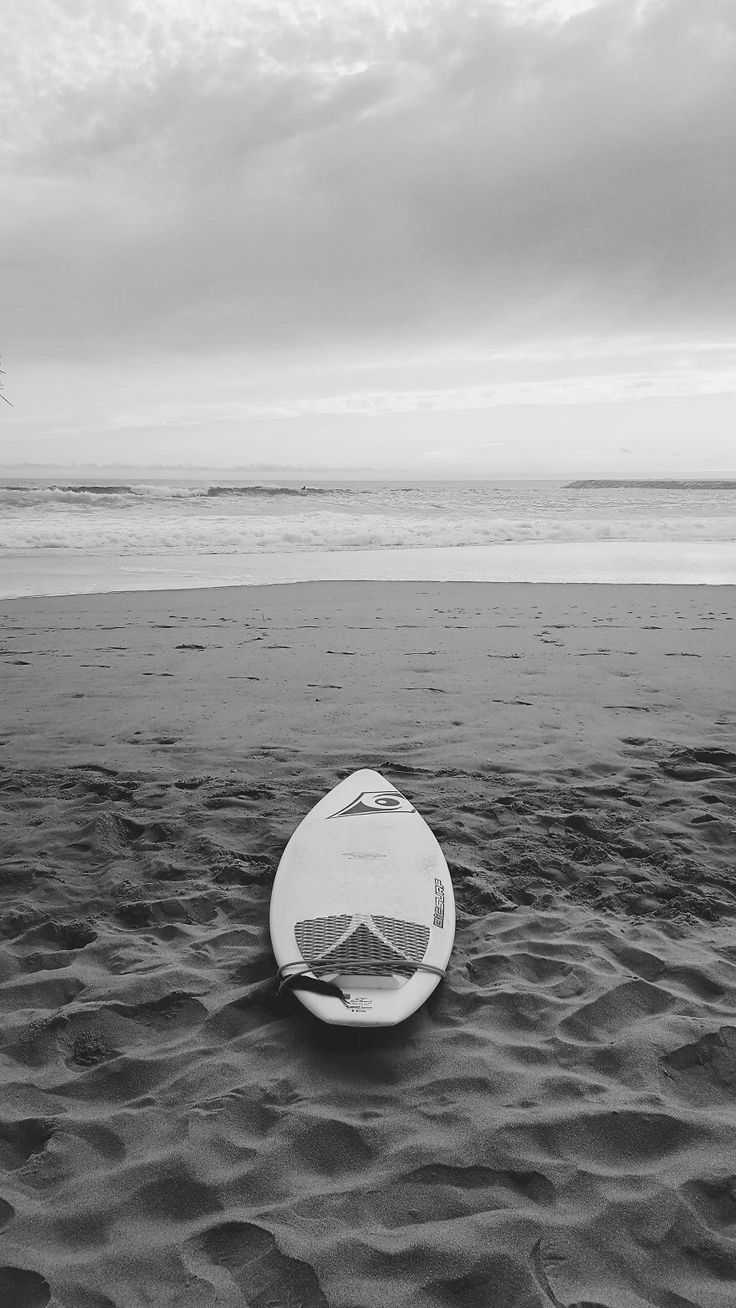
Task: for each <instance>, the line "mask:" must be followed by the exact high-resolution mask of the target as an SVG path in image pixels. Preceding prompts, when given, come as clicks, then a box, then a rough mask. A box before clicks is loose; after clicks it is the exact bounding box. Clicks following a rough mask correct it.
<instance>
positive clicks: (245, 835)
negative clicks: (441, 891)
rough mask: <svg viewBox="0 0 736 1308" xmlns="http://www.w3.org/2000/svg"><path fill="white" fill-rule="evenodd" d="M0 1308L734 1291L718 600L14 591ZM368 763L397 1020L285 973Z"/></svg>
mask: <svg viewBox="0 0 736 1308" xmlns="http://www.w3.org/2000/svg"><path fill="white" fill-rule="evenodd" d="M0 611H2V620H3V635H2V656H1V657H2V677H3V699H2V731H1V744H0V761H1V762H2V771H0V821H1V823H2V825H1V827H0V856H1V858H2V872H1V873H0V1006H1V1012H2V1017H1V1026H0V1046H1V1047H0V1227H1V1228H2V1231H1V1232H0V1249H1V1252H0V1266H3V1268H4V1269H3V1270H2V1271H0V1303H2V1305H3V1308H16V1305H17V1306H19V1308H31V1305H34V1306H35V1305H45V1304H51V1305H63V1306H64V1308H110V1306H111V1305H115V1306H116V1308H138V1305H177V1308H179V1306H180V1308H210V1305H212V1306H214V1305H222V1306H223V1308H234V1306H235V1305H243V1304H251V1305H257V1306H258V1308H268V1306H269V1305H272V1306H278V1308H313V1306H316V1305H330V1308H373V1306H374V1305H380V1308H435V1306H437V1308H549V1305H553V1306H554V1308H561V1306H562V1305H564V1306H565V1308H568V1306H572V1305H575V1306H576V1308H581V1306H582V1305H586V1308H590V1305H605V1308H644V1306H645V1305H646V1306H647V1308H649V1306H650V1305H656V1306H657V1308H693V1306H694V1305H695V1306H697V1308H726V1306H727V1305H733V1304H734V1302H736V1103H735V1098H734V1092H735V1091H736V933H735V932H734V923H735V922H736V883H735V881H734V861H735V860H734V849H735V847H736V834H735V832H736V829H735V825H734V804H735V802H736V744H735V739H736V732H735V729H734V724H735V723H736V676H735V673H736V666H735V664H736V659H735V657H734V656H735V655H736V641H735V640H734V633H736V626H734V625H733V624H734V618H735V617H736V594H735V593H734V590H733V589H729V588H697V587H692V588H689V587H682V588H678V587H659V588H655V587H646V586H638V587H631V588H625V587H608V586H597V587H585V586H565V587H558V586H497V585H470V584H468V585H457V584H445V585H440V584H421V585H418V584H416V585H415V584H388V585H387V584H373V583H366V584H360V585H353V586H350V585H343V584H318V585H302V586H296V587H291V586H284V587H271V588H266V589H260V590H257V589H253V590H237V589H236V590H219V591H189V592H178V593H171V594H163V593H156V594H144V595H116V596H96V597H74V598H71V599H44V600H22V601H4V602H2V604H1V605H0ZM357 766H369V767H377V768H378V769H379V770H380V771H382V772H383V773H384V774H385V776H386V777H387V778H388V779H389V780H390V781H392V782H395V783H396V784H397V786H398V787H399V788H400V789H401V790H403V791H404V792H405V793H406V794H407V795H408V796H409V797H410V798H411V799H412V801H413V802H414V803H415V804H416V805H417V807H418V808H419V810H420V812H422V813H423V814H424V816H425V817H426V818H427V820H428V821H429V822H430V824H431V826H432V827H433V829H434V831H435V833H436V835H437V837H438V839H439V840H440V842H441V844H442V846H443V848H444V850H445V853H446V855H447V858H448V862H449V864H450V868H451V871H452V874H453V880H454V884H455V890H456V897H457V904H458V931H457V939H456V946H455V950H454V954H453V958H452V960H451V966H450V972H449V976H448V979H447V981H446V982H445V983H443V984H442V985H441V986H440V987H439V989H438V991H437V992H436V993H435V995H434V996H433V998H432V999H431V1000H430V1002H429V1003H428V1004H427V1005H426V1007H425V1008H424V1009H423V1010H421V1011H420V1012H419V1013H418V1014H417V1015H416V1016H415V1017H414V1018H413V1019H411V1020H410V1021H409V1022H408V1023H406V1024H405V1025H404V1026H403V1027H399V1028H396V1029H394V1030H390V1031H385V1032H381V1031H377V1032H370V1033H367V1034H365V1035H363V1036H362V1037H360V1036H358V1035H356V1033H354V1032H350V1031H340V1030H339V1029H336V1028H327V1027H322V1026H320V1025H319V1024H318V1023H316V1022H315V1021H314V1020H313V1019H312V1018H310V1017H309V1015H308V1014H307V1013H306V1012H305V1010H304V1009H303V1008H302V1007H301V1006H300V1005H299V1004H298V1002H297V1001H296V1000H295V999H293V998H286V999H284V1000H277V999H276V997H275V993H274V986H273V970H274V964H273V960H272V957H271V953H270V947H269V937H268V929H267V912H268V900H269V890H270V884H271V880H272V877H273V873H274V870H275V868H276V865H277V862H278V859H279V856H280V853H281V850H282V849H283V846H284V844H285V842H286V840H287V839H288V837H289V835H290V834H291V832H292V830H293V828H294V826H295V825H296V823H297V822H298V820H299V819H300V818H301V817H302V816H303V815H304V813H306V811H307V810H308V809H309V808H310V806H311V805H312V804H313V803H314V802H315V801H316V800H317V799H318V798H319V797H320V796H321V795H322V794H323V793H324V792H325V791H326V790H327V789H329V788H330V787H331V786H332V785H334V784H335V783H336V782H337V781H338V780H339V779H340V778H342V777H343V776H345V775H346V773H348V772H349V771H352V770H353V769H354V768H355V767H357Z"/></svg>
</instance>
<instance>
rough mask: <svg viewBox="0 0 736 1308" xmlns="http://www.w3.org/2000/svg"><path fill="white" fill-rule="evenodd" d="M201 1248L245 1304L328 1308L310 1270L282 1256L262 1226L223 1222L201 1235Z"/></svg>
mask: <svg viewBox="0 0 736 1308" xmlns="http://www.w3.org/2000/svg"><path fill="white" fill-rule="evenodd" d="M202 1247H203V1249H204V1252H205V1253H206V1255H207V1257H208V1258H209V1259H210V1260H211V1261H212V1262H213V1263H215V1264H216V1265H218V1266H219V1267H223V1268H225V1269H226V1270H227V1271H228V1272H229V1273H230V1276H231V1277H232V1279H233V1281H234V1282H235V1284H236V1285H237V1287H238V1289H240V1290H241V1291H242V1292H243V1294H244V1296H247V1299H246V1302H248V1303H259V1304H260V1303H263V1304H268V1303H273V1304H278V1305H279V1308H328V1302H327V1299H326V1298H325V1295H324V1294H323V1292H322V1287H321V1286H320V1283H319V1281H318V1280H317V1277H316V1275H315V1272H314V1269H313V1268H312V1267H310V1265H309V1263H305V1262H302V1261H301V1260H300V1259H298V1258H289V1257H288V1256H287V1255H286V1254H283V1253H282V1252H281V1250H280V1249H279V1247H278V1245H277V1243H276V1239H275V1237H274V1236H273V1235H272V1234H271V1232H270V1231H267V1230H265V1229H264V1227H262V1226H256V1225H254V1224H253V1223H252V1222H223V1223H221V1224H220V1225H218V1226H213V1227H211V1228H210V1230H209V1231H206V1232H205V1234H204V1237H203V1239H202Z"/></svg>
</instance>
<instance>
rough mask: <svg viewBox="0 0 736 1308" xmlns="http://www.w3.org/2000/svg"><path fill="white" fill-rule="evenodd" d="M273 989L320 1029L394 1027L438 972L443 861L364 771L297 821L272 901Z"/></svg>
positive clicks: (443, 920)
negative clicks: (295, 1002)
mask: <svg viewBox="0 0 736 1308" xmlns="http://www.w3.org/2000/svg"><path fill="white" fill-rule="evenodd" d="M270 925H271V942H272V945H273V952H274V955H275V957H276V962H277V964H278V969H279V971H278V976H279V982H280V987H281V988H284V987H286V988H288V989H292V990H293V992H294V994H295V995H296V997H297V998H298V999H299V1000H300V1001H301V1003H302V1004H304V1007H305V1008H308V1009H309V1011H310V1012H311V1013H314V1014H315V1016H316V1017H319V1018H321V1019H322V1021H323V1022H330V1023H332V1024H334V1025H337V1026H395V1025H396V1023H397V1022H403V1021H404V1019H405V1018H407V1017H409V1016H410V1015H411V1014H412V1013H414V1012H416V1010H417V1009H418V1008H419V1007H420V1006H421V1004H423V1003H424V1001H425V999H427V998H428V997H429V995H431V993H432V991H433V990H434V989H435V987H436V986H437V985H438V984H439V981H440V979H441V978H442V977H443V976H444V974H445V968H446V967H447V962H448V959H449V957H450V953H451V950H452V945H453V941H454V938H455V898H454V895H453V892H452V881H451V879H450V873H449V871H448V867H447V863H446V862H445V857H444V855H443V853H442V850H441V849H440V847H439V845H438V843H437V841H436V839H435V837H434V835H433V834H432V832H431V831H430V829H429V827H428V826H427V824H426V822H425V821H424V819H423V818H422V817H420V815H419V813H417V811H416V809H415V808H414V806H413V804H411V803H410V801H409V800H408V799H406V798H405V797H404V795H402V794H401V792H400V791H398V790H397V789H396V788H395V787H394V786H392V785H391V784H390V782H388V781H386V779H385V778H384V777H382V776H381V775H380V773H378V772H372V771H370V770H368V769H367V768H366V769H363V770H362V771H360V772H354V773H353V774H352V776H350V777H348V778H347V779H346V780H345V781H342V782H341V783H340V785H339V786H335V789H334V790H331V791H330V792H329V794H328V795H326V796H325V798H324V799H322V800H320V802H319V803H318V804H316V805H315V807H314V808H313V809H312V810H311V812H309V813H308V814H307V816H306V817H305V818H304V820H303V821H302V822H301V823H300V824H299V826H298V827H297V829H296V831H295V832H294V834H293V836H292V837H291V839H290V841H289V843H288V845H287V846H286V849H285V850H284V852H283V855H282V857H281V862H280V863H279V866H278V870H277V872H276V877H275V879H274V883H273V890H272V893H271V914H270Z"/></svg>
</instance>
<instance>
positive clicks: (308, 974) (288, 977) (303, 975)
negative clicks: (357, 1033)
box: [276, 959, 447, 1006]
mask: <svg viewBox="0 0 736 1308" xmlns="http://www.w3.org/2000/svg"><path fill="white" fill-rule="evenodd" d="M317 967H319V961H318V960H316V961H315V962H314V963H311V964H309V963H304V962H303V961H302V960H301V959H299V960H296V961H294V962H293V963H282V965H281V967H280V968H279V970H278V972H277V973H276V983H277V994H279V995H280V994H282V993H283V991H285V990H308V991H310V992H311V993H312V994H316V995H331V996H333V997H334V998H335V999H341V1000H342V1002H343V1003H344V1004H345V1005H346V1006H347V1004H348V997H347V995H346V994H345V991H344V990H342V989H341V988H340V986H339V985H337V984H336V982H334V981H326V980H325V979H324V978H323V977H320V976H317V975H316V974H315V971H316V968H317ZM290 968H298V969H299V970H298V971H296V972H291V971H288V969H290ZM360 969H361V970H360V972H359V973H356V975H358V976H360V975H361V974H363V973H364V974H365V975H366V976H391V975H393V973H394V972H410V973H411V974H412V975H413V974H414V973H415V972H430V973H432V974H433V975H434V976H438V977H440V978H441V979H444V977H446V976H447V969H446V968H444V967H435V966H434V964H433V963H410V962H409V961H408V960H407V963H406V966H403V965H402V966H400V967H387V966H386V964H385V962H380V963H378V962H377V963H374V964H371V963H370V962H361V964H360ZM330 970H331V971H332V972H334V968H330Z"/></svg>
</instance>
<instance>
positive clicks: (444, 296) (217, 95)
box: [0, 0, 736, 358]
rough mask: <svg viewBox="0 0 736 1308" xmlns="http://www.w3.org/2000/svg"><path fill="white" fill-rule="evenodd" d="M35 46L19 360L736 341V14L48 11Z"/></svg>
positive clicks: (15, 243) (251, 8) (23, 114)
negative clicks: (324, 348)
mask: <svg viewBox="0 0 736 1308" xmlns="http://www.w3.org/2000/svg"><path fill="white" fill-rule="evenodd" d="M522 18H523V20H524V21H522ZM39 33H40V36H39V35H38V34H39ZM8 39H9V49H10V54H11V62H12V66H13V69H14V77H13V78H11V79H10V83H9V89H8V91H7V92H6V105H5V108H6V112H9V113H10V120H11V123H12V130H11V132H10V133H9V135H8V136H7V137H6V140H5V145H4V149H3V154H2V166H3V171H4V174H5V178H4V180H5V186H4V192H5V194H6V195H7V196H8V202H7V204H6V205H4V210H3V213H2V216H0V234H1V236H2V246H3V249H4V251H5V256H4V261H5V267H4V270H3V271H4V274H6V276H5V281H6V284H7V288H8V289H7V300H6V308H7V310H8V316H7V321H8V322H9V323H10V324H12V327H11V332H12V334H13V341H12V345H13V348H14V349H15V350H16V351H17V350H19V349H23V350H24V351H28V352H30V353H36V354H38V355H44V354H49V353H50V354H55V353H58V354H65V353H66V354H73V353H77V354H78V353H80V352H86V353H88V354H92V355H100V356H106V357H111V356H114V355H116V354H117V355H119V356H120V357H121V358H123V357H126V356H129V355H131V354H133V353H135V352H142V351H146V350H155V349H163V348H165V349H167V350H182V351H199V352H202V353H207V352H216V351H218V350H220V349H223V348H228V349H232V348H237V349H242V350H243V352H244V353H245V352H248V351H251V352H258V351H268V350H270V351H282V350H283V351H286V350H293V351H297V352H298V351H300V350H303V349H304V348H305V347H306V346H310V347H311V346H318V345H320V343H325V344H327V345H329V346H330V347H331V348H333V349H340V348H343V347H348V346H350V345H352V344H358V345H359V344H360V343H361V342H363V343H365V342H369V341H378V342H384V343H386V342H389V343H390V342H397V343H398V342H403V343H407V342H415V341H420V342H427V343H431V342H433V341H436V342H440V343H446V342H448V341H453V340H473V339H474V338H481V339H483V340H485V341H488V342H493V341H496V342H498V341H502V340H503V341H507V342H508V341H509V340H517V341H524V340H533V339H535V338H545V337H546V338H551V339H555V338H564V337H565V336H566V335H569V334H571V333H581V332H590V333H598V332H622V331H642V332H655V333H656V332H658V331H662V332H672V331H685V332H687V333H689V334H690V335H693V336H697V334H698V333H704V334H707V333H712V332H714V331H715V332H718V331H720V332H724V333H725V334H728V333H729V332H730V331H731V330H732V328H733V325H734V324H733V297H732V290H731V288H732V285H733V278H734V274H736V267H735V264H736V250H735V247H734V243H733V231H734V229H736V192H734V188H733V184H732V160H733V158H734V155H735V152H736V10H735V9H734V6H733V3H732V0H699V2H698V4H697V5H693V4H692V0H651V2H650V3H648V4H644V5H641V4H638V3H634V2H633V0H609V2H608V3H603V4H599V5H596V6H594V7H592V8H590V9H588V10H586V11H585V12H582V13H579V14H577V15H575V16H574V17H572V18H570V19H569V21H567V22H560V21H557V20H552V19H550V18H549V16H547V17H544V18H540V17H539V15H538V14H536V13H534V12H526V11H524V12H522V14H521V16H520V14H519V13H517V12H509V11H508V10H507V9H505V8H504V7H503V6H499V5H489V4H488V3H483V4H480V3H473V2H472V0H458V2H456V3H455V2H453V3H439V2H437V3H429V4H426V3H425V4H419V5H417V4H413V5H410V4H408V3H406V4H404V5H401V4H398V3H397V4H395V5H392V6H388V5H380V4H369V3H364V4H346V5H345V6H344V7H343V6H334V7H332V8H330V9H328V8H326V7H321V6H319V5H309V6H307V5H306V4H304V5H280V6H270V7H269V6H265V5H264V6H259V5H255V4H236V3H231V2H230V0H221V2H220V3H217V4H212V5H207V6H202V5H195V4H193V3H190V2H189V0H176V2H175V0H167V2H166V3H161V4H160V5H157V6H156V7H154V9H153V10H150V11H148V10H146V9H145V8H143V7H142V6H141V5H140V4H138V3H134V2H133V0H115V3H110V4H109V5H105V6H102V7H101V6H98V5H96V4H93V3H91V2H89V0H87V2H85V0H74V2H73V3H72V0H63V2H62V3H58V2H57V3H54V4H50V3H41V0H29V3H27V4H26V6H25V7H24V8H23V9H22V10H21V9H20V7H19V8H18V18H17V21H16V26H15V30H14V33H13V32H12V31H11V33H10V35H9V38H8ZM8 57H9V56H8V54H7V52H6V54H5V56H4V58H5V59H6V61H7V59H8Z"/></svg>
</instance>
